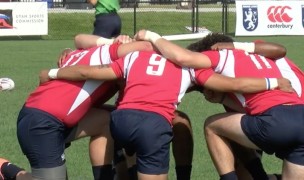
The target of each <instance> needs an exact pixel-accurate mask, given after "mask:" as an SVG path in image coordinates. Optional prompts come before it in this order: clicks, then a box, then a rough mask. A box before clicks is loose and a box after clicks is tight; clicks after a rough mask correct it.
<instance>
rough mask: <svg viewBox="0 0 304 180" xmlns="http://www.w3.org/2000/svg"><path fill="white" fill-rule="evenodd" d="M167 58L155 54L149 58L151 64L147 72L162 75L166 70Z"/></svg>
mask: <svg viewBox="0 0 304 180" xmlns="http://www.w3.org/2000/svg"><path fill="white" fill-rule="evenodd" d="M166 61H167V59H165V58H163V57H161V56H160V55H157V54H153V55H152V56H151V57H150V60H149V66H148V67H147V70H146V73H147V74H149V75H154V76H161V75H162V74H163V72H164V69H165V66H166Z"/></svg>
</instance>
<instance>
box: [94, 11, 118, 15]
mask: <svg viewBox="0 0 304 180" xmlns="http://www.w3.org/2000/svg"><path fill="white" fill-rule="evenodd" d="M113 14H117V12H115V11H113V12H108V13H99V14H96V16H105V15H113Z"/></svg>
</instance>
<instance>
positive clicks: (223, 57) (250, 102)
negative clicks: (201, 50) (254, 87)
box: [215, 50, 303, 114]
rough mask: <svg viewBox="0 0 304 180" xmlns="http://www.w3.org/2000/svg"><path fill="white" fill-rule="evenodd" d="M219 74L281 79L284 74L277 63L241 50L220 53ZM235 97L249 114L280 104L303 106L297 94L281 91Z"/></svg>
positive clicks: (217, 68)
mask: <svg viewBox="0 0 304 180" xmlns="http://www.w3.org/2000/svg"><path fill="white" fill-rule="evenodd" d="M215 69H216V71H217V72H218V73H221V74H223V75H226V76H230V77H257V78H281V77H282V73H281V71H280V69H279V68H278V66H277V64H276V62H275V61H273V60H270V59H267V58H265V57H264V56H260V55H257V54H249V53H246V52H244V51H241V50H223V51H220V58H219V61H218V64H217V67H216V68H215ZM234 97H235V98H236V99H237V100H238V101H239V102H240V103H241V104H242V105H243V106H244V107H245V109H246V110H247V112H248V113H250V114H258V113H261V112H263V111H265V110H267V109H269V108H271V107H273V106H276V105H279V104H303V101H302V100H301V99H300V98H298V96H297V94H296V93H286V92H283V91H281V90H272V91H263V92H259V93H252V94H239V93H234Z"/></svg>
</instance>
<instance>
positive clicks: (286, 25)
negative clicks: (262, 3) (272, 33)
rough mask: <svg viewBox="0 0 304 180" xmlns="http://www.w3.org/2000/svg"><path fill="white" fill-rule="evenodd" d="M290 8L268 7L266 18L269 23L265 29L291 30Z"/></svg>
mask: <svg viewBox="0 0 304 180" xmlns="http://www.w3.org/2000/svg"><path fill="white" fill-rule="evenodd" d="M291 12H292V8H291V7H290V6H270V7H269V8H268V10H267V17H268V20H269V21H270V23H269V24H268V25H267V28H276V29H292V27H293V24H292V23H291V21H292V20H293V18H292V17H291V16H290V14H291Z"/></svg>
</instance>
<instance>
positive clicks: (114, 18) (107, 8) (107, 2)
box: [88, 0, 121, 38]
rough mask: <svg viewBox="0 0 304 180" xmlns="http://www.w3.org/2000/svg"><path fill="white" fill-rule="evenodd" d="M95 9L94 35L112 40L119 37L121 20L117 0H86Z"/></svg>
mask: <svg viewBox="0 0 304 180" xmlns="http://www.w3.org/2000/svg"><path fill="white" fill-rule="evenodd" d="M88 3H90V4H92V5H93V6H94V8H95V21H94V31H93V34H94V35H98V36H101V37H105V38H112V37H116V36H118V35H120V31H121V19H120V16H119V15H118V14H117V11H118V10H119V9H120V5H119V1H118V0H88Z"/></svg>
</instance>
